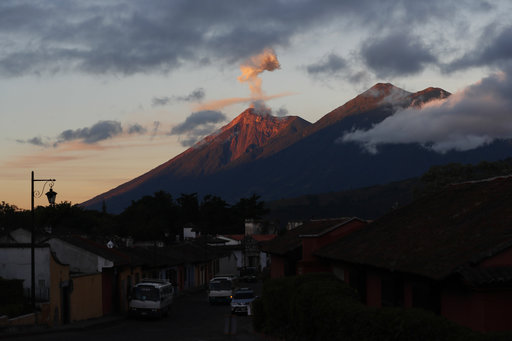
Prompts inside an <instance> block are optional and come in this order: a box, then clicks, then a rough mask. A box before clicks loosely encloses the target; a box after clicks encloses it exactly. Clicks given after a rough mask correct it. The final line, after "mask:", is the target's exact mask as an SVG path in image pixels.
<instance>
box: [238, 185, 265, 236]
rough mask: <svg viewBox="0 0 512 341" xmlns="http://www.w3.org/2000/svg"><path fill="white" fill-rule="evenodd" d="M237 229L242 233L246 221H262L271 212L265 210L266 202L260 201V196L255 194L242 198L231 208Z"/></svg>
mask: <svg viewBox="0 0 512 341" xmlns="http://www.w3.org/2000/svg"><path fill="white" fill-rule="evenodd" d="M231 210H232V215H233V219H234V224H235V227H236V228H237V229H238V230H239V231H242V230H243V229H244V226H245V220H246V219H255V220H258V219H261V218H263V217H264V216H265V215H266V214H267V213H268V212H269V210H268V209H267V208H265V202H263V201H260V196H259V195H257V194H253V195H252V196H251V197H249V198H241V199H240V200H239V201H238V202H237V203H236V204H235V205H233V206H232V207H231Z"/></svg>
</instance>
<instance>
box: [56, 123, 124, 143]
mask: <svg viewBox="0 0 512 341" xmlns="http://www.w3.org/2000/svg"><path fill="white" fill-rule="evenodd" d="M122 132H123V128H122V127H121V123H120V122H117V121H100V122H98V123H96V124H94V125H93V126H91V127H87V128H80V129H76V130H72V129H68V130H64V131H63V132H62V133H60V135H59V136H58V140H59V142H67V141H73V140H82V141H83V142H85V143H89V144H92V143H96V142H99V141H102V140H106V139H110V138H112V137H114V136H116V135H119V134H121V133H122Z"/></svg>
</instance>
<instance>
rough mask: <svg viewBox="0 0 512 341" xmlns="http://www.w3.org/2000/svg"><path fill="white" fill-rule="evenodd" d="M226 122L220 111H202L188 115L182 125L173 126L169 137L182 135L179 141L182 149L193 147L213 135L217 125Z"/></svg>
mask: <svg viewBox="0 0 512 341" xmlns="http://www.w3.org/2000/svg"><path fill="white" fill-rule="evenodd" d="M226 120H227V117H226V115H224V114H223V113H221V112H220V111H214V110H204V111H198V112H194V113H192V114H190V116H188V117H187V118H186V119H185V121H184V122H183V123H180V124H178V125H176V126H174V127H173V128H172V129H171V132H170V134H171V135H184V136H185V137H184V138H183V139H181V140H180V143H181V145H182V146H184V147H190V146H192V145H194V144H195V143H196V142H197V141H199V140H200V139H201V138H203V137H204V136H207V135H209V134H211V133H213V132H214V131H215V130H216V129H217V125H218V124H219V123H222V122H225V121H226Z"/></svg>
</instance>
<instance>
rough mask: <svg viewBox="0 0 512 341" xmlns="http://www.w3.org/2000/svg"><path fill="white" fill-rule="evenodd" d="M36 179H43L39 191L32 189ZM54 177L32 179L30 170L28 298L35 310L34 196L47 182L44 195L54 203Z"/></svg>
mask: <svg viewBox="0 0 512 341" xmlns="http://www.w3.org/2000/svg"><path fill="white" fill-rule="evenodd" d="M36 181H43V182H44V185H43V189H42V190H41V191H34V182H36ZM55 181H56V180H55V179H34V171H32V177H31V185H32V186H31V192H30V199H31V206H30V211H31V214H32V233H31V236H30V282H31V283H30V299H31V301H32V308H33V309H34V310H35V307H36V265H35V250H34V244H35V230H36V227H35V225H36V223H35V215H34V198H40V197H41V196H42V195H43V192H44V188H45V187H46V184H49V186H50V190H49V191H48V192H46V193H45V194H46V197H47V198H48V202H49V203H50V205H51V206H53V205H55V198H56V197H57V192H54V191H53V183H54V182H55Z"/></svg>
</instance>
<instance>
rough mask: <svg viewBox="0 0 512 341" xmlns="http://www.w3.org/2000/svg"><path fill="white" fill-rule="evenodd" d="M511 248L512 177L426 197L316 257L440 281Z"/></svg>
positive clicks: (469, 183)
mask: <svg viewBox="0 0 512 341" xmlns="http://www.w3.org/2000/svg"><path fill="white" fill-rule="evenodd" d="M511 246H512V177H499V178H493V179H487V180H485V181H473V182H466V183H460V184H454V185H450V186H448V187H446V188H445V189H444V190H442V191H440V192H437V193H432V194H429V195H426V196H425V197H422V198H420V199H418V200H416V201H414V202H412V203H411V204H409V205H407V206H404V207H402V208H400V209H397V210H395V211H393V212H391V213H389V214H387V215H386V216H384V217H382V218H380V219H378V220H376V221H375V222H373V223H371V224H369V225H368V226H367V227H366V228H365V229H361V230H359V231H356V232H354V233H352V234H350V235H348V236H346V237H344V238H342V239H340V240H338V241H336V242H334V243H332V244H330V245H328V246H326V247H324V248H322V249H320V250H318V251H317V252H316V253H315V254H316V255H317V256H320V257H323V258H327V259H331V260H338V261H344V262H349V263H355V264H364V265H369V266H373V267H378V268H384V269H388V270H391V271H400V272H405V273H412V274H417V275H420V276H424V277H427V278H431V279H435V280H439V279H443V278H446V277H447V276H449V275H450V274H453V273H455V272H456V271H458V270H459V269H461V268H463V267H474V266H475V265H477V264H478V263H480V262H481V261H483V260H485V259H486V258H489V257H492V256H494V255H496V254H498V253H500V252H502V251H504V250H506V249H508V248H510V247H511ZM466 275H467V276H470V275H469V273H467V272H466ZM481 275H482V274H480V275H478V276H477V274H476V273H473V274H471V278H481ZM474 276H476V277H474Z"/></svg>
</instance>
